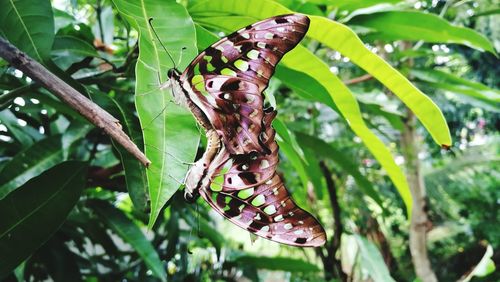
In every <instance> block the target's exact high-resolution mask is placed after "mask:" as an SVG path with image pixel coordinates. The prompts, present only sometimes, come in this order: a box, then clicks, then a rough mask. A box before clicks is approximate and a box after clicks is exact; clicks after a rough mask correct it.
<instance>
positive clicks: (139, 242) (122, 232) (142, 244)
mask: <svg viewBox="0 0 500 282" xmlns="http://www.w3.org/2000/svg"><path fill="white" fill-rule="evenodd" d="M89 204H90V205H91V206H92V207H93V209H94V210H95V211H96V212H97V213H98V214H99V216H100V217H101V218H102V219H103V220H104V221H105V222H106V224H107V225H108V226H109V227H110V228H111V229H112V230H113V231H114V232H115V233H116V234H118V235H119V236H120V237H121V238H122V239H123V240H124V241H125V242H127V243H128V244H130V245H131V246H132V247H133V248H134V250H136V251H137V253H138V254H139V255H140V256H141V258H142V259H143V260H144V263H145V264H146V265H147V266H148V267H149V268H150V269H151V271H152V272H153V274H154V275H155V276H156V277H158V278H160V279H161V280H162V281H166V280H167V274H166V272H165V269H164V267H163V264H162V262H161V260H160V257H159V256H158V253H157V252H156V250H155V249H154V247H153V245H151V243H150V242H149V241H148V239H147V238H146V236H144V234H143V233H142V231H141V229H139V227H137V225H135V223H134V222H133V221H132V220H130V219H129V218H128V217H127V216H126V215H125V214H124V213H123V212H122V211H120V210H119V209H117V208H115V207H113V206H111V205H110V204H109V203H108V202H106V201H98V200H94V201H92V202H90V203H89Z"/></svg>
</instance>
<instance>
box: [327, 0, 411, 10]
mask: <svg viewBox="0 0 500 282" xmlns="http://www.w3.org/2000/svg"><path fill="white" fill-rule="evenodd" d="M399 2H401V0H335V1H328V4H331V5H333V6H334V7H337V8H339V9H340V10H348V11H353V10H357V9H361V8H366V7H370V6H375V5H378V4H396V3H399Z"/></svg>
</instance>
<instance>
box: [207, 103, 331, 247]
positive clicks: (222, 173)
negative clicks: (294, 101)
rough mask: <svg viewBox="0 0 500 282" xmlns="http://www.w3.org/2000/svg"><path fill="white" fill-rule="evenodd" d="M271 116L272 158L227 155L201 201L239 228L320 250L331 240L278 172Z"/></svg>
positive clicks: (267, 140)
mask: <svg viewBox="0 0 500 282" xmlns="http://www.w3.org/2000/svg"><path fill="white" fill-rule="evenodd" d="M275 114H276V113H275V112H271V113H265V116H264V120H263V126H264V128H265V134H264V137H263V142H264V143H265V145H266V146H267V147H268V148H269V149H270V150H271V153H270V154H265V153H258V152H254V153H252V154H246V155H240V156H236V155H230V154H229V153H228V152H227V151H224V150H223V151H221V154H223V156H218V157H217V158H216V160H215V161H214V162H212V164H211V167H212V169H214V170H215V173H216V174H215V175H213V176H212V181H211V182H212V184H211V185H210V187H204V188H202V189H201V190H200V194H201V196H202V197H203V198H204V199H205V200H206V201H207V202H208V203H209V204H210V206H212V208H214V209H215V210H216V211H217V212H219V213H220V214H222V215H223V216H224V217H226V218H228V219H229V220H230V221H231V222H233V223H234V224H236V225H238V226H240V227H242V228H245V229H247V230H248V231H250V232H252V233H255V234H257V235H259V236H261V237H264V238H267V239H269V240H272V241H276V242H279V243H284V244H288V245H294V246H320V245H323V244H324V242H325V240H326V235H325V232H324V230H323V228H322V227H321V225H320V224H319V222H318V221H317V220H316V219H315V218H314V217H313V216H312V215H310V214H309V213H308V212H306V211H304V210H302V209H301V208H299V207H298V206H297V205H296V204H295V202H294V201H293V200H292V198H291V197H290V194H289V193H288V191H287V190H286V188H285V186H284V184H283V181H282V179H281V178H280V176H279V175H278V174H277V173H276V167H277V164H278V145H277V144H276V141H275V131H274V129H273V128H272V127H271V121H272V119H273V118H274V116H275Z"/></svg>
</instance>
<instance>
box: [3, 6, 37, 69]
mask: <svg viewBox="0 0 500 282" xmlns="http://www.w3.org/2000/svg"><path fill="white" fill-rule="evenodd" d="M9 2H10V4H11V5H12V8H13V9H14V12H16V15H17V17H18V18H19V21H20V22H21V25H22V26H23V29H24V31H25V32H26V35H27V36H28V39H29V40H30V42H31V45H32V47H33V50H34V51H35V53H36V55H37V57H38V60H39V61H40V62H43V59H42V56H40V54H39V53H38V49H37V48H36V45H35V42H34V41H33V38H32V37H31V34H30V33H29V32H28V28H27V27H26V25H25V24H24V21H23V18H22V17H21V15H20V14H19V12H18V11H17V8H16V6H15V5H14V2H13V0H9Z"/></svg>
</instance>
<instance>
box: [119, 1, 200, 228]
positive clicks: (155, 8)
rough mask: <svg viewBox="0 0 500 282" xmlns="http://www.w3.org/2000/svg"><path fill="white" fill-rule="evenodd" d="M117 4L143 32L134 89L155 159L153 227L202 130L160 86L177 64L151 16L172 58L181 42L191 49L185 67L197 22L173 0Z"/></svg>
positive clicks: (149, 174)
mask: <svg viewBox="0 0 500 282" xmlns="http://www.w3.org/2000/svg"><path fill="white" fill-rule="evenodd" d="M113 3H114V4H115V6H116V8H117V9H118V11H119V12H120V15H122V16H123V17H124V18H125V19H126V20H127V21H128V23H130V25H131V26H132V27H133V28H135V29H136V30H137V31H138V32H139V50H140V52H139V58H138V61H137V65H136V79H137V82H136V89H135V93H136V107H137V112H138V115H139V119H140V121H141V125H142V129H143V136H144V143H145V152H146V156H147V157H148V158H149V159H150V160H151V161H152V164H151V166H150V167H149V169H148V170H147V177H148V187H149V194H150V197H151V215H150V221H149V227H150V228H151V226H153V224H154V222H155V221H156V219H157V217H158V215H159V213H160V210H161V209H162V207H163V206H164V205H165V204H166V202H167V201H168V200H169V199H170V198H171V197H172V195H173V194H174V193H175V191H177V189H178V187H179V183H178V181H179V180H181V179H183V178H184V176H185V174H186V172H187V169H188V167H187V166H185V165H183V163H181V162H180V161H183V162H190V161H192V160H193V159H194V157H195V153H196V150H197V147H198V143H199V133H198V130H197V129H196V125H195V120H194V118H193V117H192V115H191V114H190V113H189V111H188V110H187V109H185V108H183V107H180V106H177V105H175V104H174V103H171V102H170V100H171V97H170V95H169V91H161V90H160V89H159V87H160V83H163V82H166V81H167V71H168V69H169V68H171V67H173V64H172V62H171V60H170V59H169V57H168V55H167V53H166V52H165V51H163V49H162V47H161V46H160V44H158V40H157V39H156V38H154V35H153V32H152V30H151V28H150V26H149V23H148V19H149V18H153V19H154V20H153V25H154V26H155V29H156V31H157V32H158V34H159V35H160V36H162V38H161V40H162V42H163V44H164V45H165V46H166V48H168V49H169V52H170V53H171V54H172V56H173V57H174V60H175V59H176V58H178V57H179V54H180V51H181V49H182V48H183V47H186V48H187V49H186V50H185V51H184V55H183V60H182V62H181V63H180V67H184V66H186V65H187V64H188V63H189V61H190V59H192V58H194V57H195V56H196V54H197V49H196V46H195V45H194V44H195V42H196V36H195V30H194V24H193V22H192V21H191V19H190V18H189V15H188V14H187V12H186V10H185V9H184V7H183V6H181V5H179V4H177V3H176V2H175V1H160V0H145V1H141V2H139V3H135V2H130V1H124V0H113ZM173 34H175V36H172V35H173ZM153 42H154V43H153Z"/></svg>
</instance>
